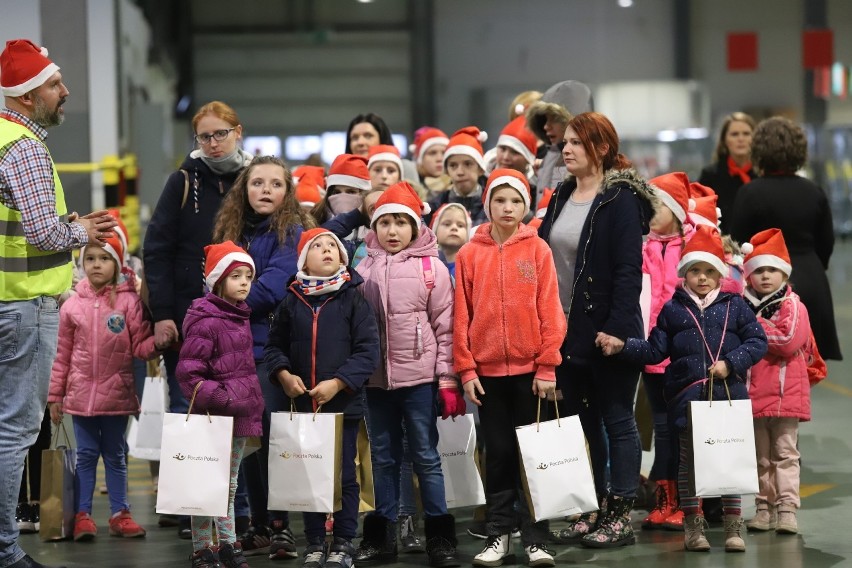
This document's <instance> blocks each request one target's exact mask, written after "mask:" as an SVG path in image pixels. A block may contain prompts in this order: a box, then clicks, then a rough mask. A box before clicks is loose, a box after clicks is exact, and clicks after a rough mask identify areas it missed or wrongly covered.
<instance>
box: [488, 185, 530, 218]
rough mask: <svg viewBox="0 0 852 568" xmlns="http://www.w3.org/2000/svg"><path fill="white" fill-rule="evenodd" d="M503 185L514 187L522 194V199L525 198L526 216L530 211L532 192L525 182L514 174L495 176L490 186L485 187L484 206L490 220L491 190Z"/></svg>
mask: <svg viewBox="0 0 852 568" xmlns="http://www.w3.org/2000/svg"><path fill="white" fill-rule="evenodd" d="M501 185H508V186H509V187H511V188H512V189H514V190H516V191H517V192H518V193H520V194H521V199H523V200H524V214H523V216H524V217H526V215H527V213H529V212H530V194H529V190H528V189H527V187H526V186H525V185H524V184H523V182H522V181H521V180H519V179H518V178H516V177H512V176H500V177H498V178H494V180H493V181H492V182H491V183H489V184H488V187H486V188H485V198H484V199H483V200H482V201H483V207H484V209H485V216H486V217H488V220H489V221H490V220H491V192H492V191H493V190H494V188H495V187H500V186H501Z"/></svg>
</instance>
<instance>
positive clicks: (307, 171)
mask: <svg viewBox="0 0 852 568" xmlns="http://www.w3.org/2000/svg"><path fill="white" fill-rule="evenodd" d="M304 178H310V179H312V180H313V181H314V182H315V183H316V184H317V186H319V187H320V188H321V189H325V170H324V169H323V167H322V166H308V165H305V164H302V165H301V166H296V168H295V169H294V170H293V183H294V184H298V183H299V182H300V181H301V180H303V179H304Z"/></svg>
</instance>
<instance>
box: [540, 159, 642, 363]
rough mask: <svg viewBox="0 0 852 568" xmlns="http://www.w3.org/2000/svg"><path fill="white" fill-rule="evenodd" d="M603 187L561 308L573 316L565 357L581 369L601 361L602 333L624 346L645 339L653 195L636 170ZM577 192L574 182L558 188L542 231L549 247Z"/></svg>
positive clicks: (608, 179)
mask: <svg viewBox="0 0 852 568" xmlns="http://www.w3.org/2000/svg"><path fill="white" fill-rule="evenodd" d="M603 185H604V190H603V191H602V192H601V193H599V194H598V195H597V196H596V197H595V199H594V201H593V202H592V206H591V209H590V210H589V215H588V217H586V222H585V224H584V225H583V230H582V232H581V233H580V245H579V247H578V249H577V262H576V264H575V266H576V269H575V272H574V290H573V294H572V298H571V303H570V304H569V305H567V306H562V309H564V310H565V312H566V313H567V314H568V333H567V335H566V336H565V343H564V344H563V348H562V354H563V356H564V357H565V359H566V361H573V362H574V363H580V364H583V363H590V362H593V361H595V360H600V358H601V357H602V355H601V351H600V349H598V348H597V347H595V337H596V336H597V333H598V332H599V331H602V332H604V333H606V334H608V335H612V336H614V337H618V338H619V339H622V340H625V339H627V338H628V337H642V336H643V335H644V324H643V323H642V312H641V309H640V307H639V295H640V293H641V292H642V235H644V234H647V233H648V230H649V229H648V223H649V222H650V220H651V217H652V216H653V207H652V205H651V203H652V197H651V195H652V190H651V188H650V186H649V185H648V184H647V182H646V181H645V180H644V179H642V178H641V177H639V175H638V174H637V173H636V172H635V171H634V170H611V171H609V172H607V174H606V176H605V178H604V181H603ZM575 189H577V182H576V180H575V179H574V178H569V179H568V180H566V181H564V182H562V183H560V184H559V185H558V186H556V190H555V191H554V193H553V196H552V197H551V200H550V204H549V205H548V207H547V212H546V213H545V216H544V219H543V220H542V223H541V226H540V227H539V230H538V234H539V236H540V237H541V238H542V239H544V240H545V241H547V242H548V243H549V242H550V241H549V239H550V229H551V227H553V222H554V220H555V219H556V218H557V217H558V216H559V213H560V212H561V211H562V207H564V206H565V203H567V202H568V198H569V197H570V196H571V194H572V193H573V192H574V190H575Z"/></svg>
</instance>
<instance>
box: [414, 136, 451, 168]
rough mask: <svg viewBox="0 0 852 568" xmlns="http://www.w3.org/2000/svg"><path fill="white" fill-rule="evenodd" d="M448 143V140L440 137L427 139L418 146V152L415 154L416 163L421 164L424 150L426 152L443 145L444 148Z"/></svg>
mask: <svg viewBox="0 0 852 568" xmlns="http://www.w3.org/2000/svg"><path fill="white" fill-rule="evenodd" d="M449 143H450V139H449V138H444V137H442V136H435V137H433V138H428V139H427V140H426V141H425V142H423V144H421V145H420V151H419V152H417V163H418V164H422V163H423V154H425V153H426V150H428V149H429V148H431V147H432V146H437V145H438V144H443V145H444V146H446V145H447V144H449ZM411 151H412V153H413V152H414V150H413V149H412V150H411Z"/></svg>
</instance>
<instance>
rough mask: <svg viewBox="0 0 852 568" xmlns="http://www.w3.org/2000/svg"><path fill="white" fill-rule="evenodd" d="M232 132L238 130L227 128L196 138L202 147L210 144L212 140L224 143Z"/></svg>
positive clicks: (199, 135) (198, 135) (197, 135)
mask: <svg viewBox="0 0 852 568" xmlns="http://www.w3.org/2000/svg"><path fill="white" fill-rule="evenodd" d="M232 130H236V128H225V129H223V130H216V131H215V132H213V133H212V134H196V135H195V136H194V138H195V141H196V142H198V143H199V144H202V145H207V144H210V141H211V140H216V142H222V141H223V140H225V138H227V137H228V134H230V133H231V131H232Z"/></svg>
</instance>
